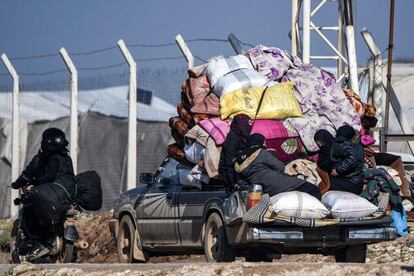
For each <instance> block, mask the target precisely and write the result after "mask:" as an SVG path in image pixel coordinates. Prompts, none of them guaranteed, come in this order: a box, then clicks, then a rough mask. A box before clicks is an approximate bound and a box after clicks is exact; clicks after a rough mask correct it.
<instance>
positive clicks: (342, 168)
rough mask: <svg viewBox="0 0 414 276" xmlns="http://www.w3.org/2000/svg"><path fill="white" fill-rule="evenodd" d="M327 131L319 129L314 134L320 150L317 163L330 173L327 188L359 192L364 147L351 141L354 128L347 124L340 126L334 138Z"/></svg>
mask: <svg viewBox="0 0 414 276" xmlns="http://www.w3.org/2000/svg"><path fill="white" fill-rule="evenodd" d="M327 133H329V132H327V131H326V130H319V131H318V132H317V133H316V134H315V142H316V143H317V144H318V146H319V148H320V149H321V150H322V154H320V155H319V157H318V161H317V164H318V166H319V167H320V168H321V169H323V170H324V171H326V172H328V173H330V174H331V175H330V188H329V190H337V191H345V192H350V193H354V194H360V193H361V192H362V187H363V171H362V170H363V164H364V149H363V147H362V145H361V144H360V143H354V142H353V141H352V138H353V137H354V136H355V130H354V129H353V128H352V127H351V126H348V125H345V126H342V127H340V128H339V129H338V131H337V133H336V137H335V140H334V139H333V137H332V135H331V137H332V138H329V135H330V134H329V135H328V134H327ZM322 136H323V137H324V138H326V139H325V140H324V141H321V137H322ZM326 141H328V142H326ZM330 143H331V145H330V146H329V144H330ZM329 148H330V149H329ZM328 151H329V152H330V154H329V155H328V154H327V153H328Z"/></svg>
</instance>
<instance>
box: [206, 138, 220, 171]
mask: <svg viewBox="0 0 414 276" xmlns="http://www.w3.org/2000/svg"><path fill="white" fill-rule="evenodd" d="M220 154H221V147H217V146H216V144H215V143H214V140H213V139H212V138H211V137H209V138H208V139H207V144H206V152H205V155H204V167H205V169H206V171H207V174H208V176H209V177H215V176H217V175H218V174H219V173H218V167H219V162H220Z"/></svg>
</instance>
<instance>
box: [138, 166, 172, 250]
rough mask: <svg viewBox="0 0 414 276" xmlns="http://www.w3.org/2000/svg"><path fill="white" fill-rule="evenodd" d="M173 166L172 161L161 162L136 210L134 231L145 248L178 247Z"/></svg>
mask: <svg viewBox="0 0 414 276" xmlns="http://www.w3.org/2000/svg"><path fill="white" fill-rule="evenodd" d="M177 164H178V163H177V161H175V160H174V159H172V158H169V159H167V161H166V162H164V164H163V165H162V166H161V167H160V168H159V170H158V173H156V174H155V176H154V184H152V185H151V187H150V188H149V189H148V191H147V192H146V193H145V195H144V196H143V198H142V200H141V202H140V204H139V205H138V206H137V208H136V211H137V215H138V219H137V224H138V230H139V233H140V235H141V239H142V242H143V243H144V244H145V245H156V244H167V245H177V244H178V241H179V239H178V225H177V220H178V201H177V189H178V185H179V179H178V171H177Z"/></svg>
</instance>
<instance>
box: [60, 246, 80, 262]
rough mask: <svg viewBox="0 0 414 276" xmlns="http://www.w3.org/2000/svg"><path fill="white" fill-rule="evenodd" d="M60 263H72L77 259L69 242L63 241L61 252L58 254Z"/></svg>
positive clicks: (74, 249)
mask: <svg viewBox="0 0 414 276" xmlns="http://www.w3.org/2000/svg"><path fill="white" fill-rule="evenodd" d="M60 257H61V258H60V259H61V262H62V263H74V262H76V259H77V252H76V248H75V245H74V244H73V242H71V241H64V244H63V247H62V252H61V253H60Z"/></svg>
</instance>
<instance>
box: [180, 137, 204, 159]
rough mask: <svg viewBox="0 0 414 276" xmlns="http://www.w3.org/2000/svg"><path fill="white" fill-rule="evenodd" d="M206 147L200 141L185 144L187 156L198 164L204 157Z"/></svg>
mask: <svg viewBox="0 0 414 276" xmlns="http://www.w3.org/2000/svg"><path fill="white" fill-rule="evenodd" d="M205 152H206V148H205V147H204V146H203V145H201V144H200V143H198V142H194V143H192V144H186V145H184V153H185V158H186V159H187V160H188V161H190V162H191V163H194V164H197V163H198V161H200V160H202V159H204V155H205Z"/></svg>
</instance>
